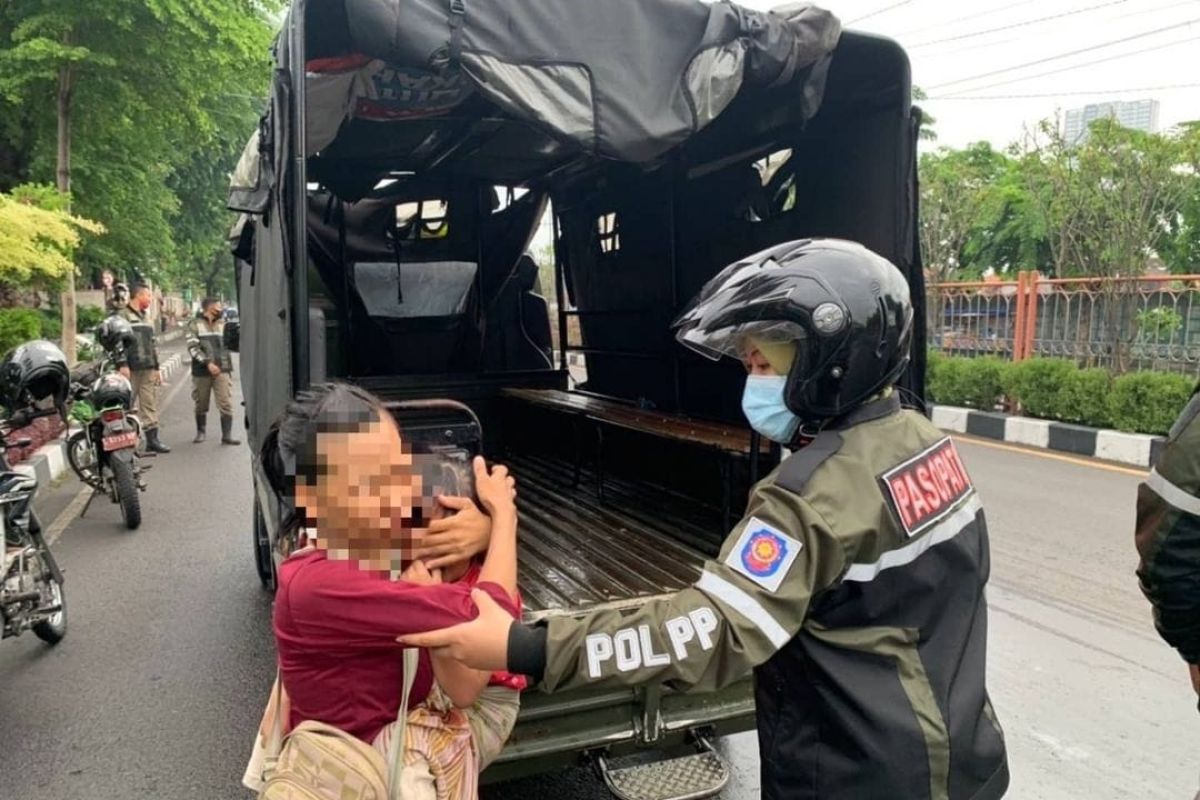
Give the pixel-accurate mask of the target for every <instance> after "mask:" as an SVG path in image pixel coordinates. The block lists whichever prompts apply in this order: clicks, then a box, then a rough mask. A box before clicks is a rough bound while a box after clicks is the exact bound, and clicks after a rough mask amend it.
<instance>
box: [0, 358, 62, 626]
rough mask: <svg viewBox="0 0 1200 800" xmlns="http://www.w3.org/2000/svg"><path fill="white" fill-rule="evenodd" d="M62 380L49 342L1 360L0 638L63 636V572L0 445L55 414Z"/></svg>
mask: <svg viewBox="0 0 1200 800" xmlns="http://www.w3.org/2000/svg"><path fill="white" fill-rule="evenodd" d="M68 383H69V373H68V370H67V361H66V358H65V357H63V354H62V352H61V351H60V350H59V349H58V348H57V347H56V346H54V345H53V344H51V343H50V342H45V341H37V342H30V343H29V344H26V345H22V346H21V347H18V348H17V349H16V350H14V351H13V352H12V353H10V354H9V355H8V356H7V357H6V358H5V359H4V361H3V363H0V404H3V406H4V407H5V409H7V412H6V414H5V415H4V419H3V420H0V538H3V542H4V551H3V559H2V563H0V622H2V623H3V631H2V632H0V638H4V639H7V638H9V637H10V636H19V635H20V634H22V633H24V632H26V631H33V634H34V636H37V637H38V638H39V639H41V640H42V641H44V642H47V643H49V644H57V643H58V642H60V641H62V639H63V637H64V636H66V635H67V601H66V594H65V593H64V592H63V573H62V570H61V569H59V567H58V564H57V563H56V562H55V560H54V556H53V555H52V554H51V552H50V547H49V545H48V544H47V543H46V540H45V539H44V538H43V536H42V525H41V522H40V521H39V520H38V516H37V512H36V511H34V508H33V499H34V495H35V494H36V493H37V488H38V481H37V478H36V477H35V476H31V475H26V474H23V473H20V472H14V471H12V470H11V469H10V468H9V464H8V460H7V457H6V456H7V450H8V448H10V447H14V448H15V447H28V446H29V444H30V441H29V439H12V438H11V437H12V435H13V433H14V431H18V430H20V429H21V428H24V427H26V426H28V425H29V424H30V423H32V422H33V421H34V420H35V419H38V418H40V417H47V416H54V415H62V414H64V412H65V401H66V396H67V388H68Z"/></svg>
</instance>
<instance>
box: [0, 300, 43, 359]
mask: <svg viewBox="0 0 1200 800" xmlns="http://www.w3.org/2000/svg"><path fill="white" fill-rule="evenodd" d="M43 319H44V318H43V316H42V314H41V312H39V311H35V310H33V309H31V308H0V355H3V354H4V353H7V352H8V351H9V350H12V349H13V348H14V347H16V346H17V345H19V344H24V343H25V342H28V341H29V340H30V339H40V338H42V336H43V334H42V323H43Z"/></svg>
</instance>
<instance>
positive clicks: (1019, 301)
mask: <svg viewBox="0 0 1200 800" xmlns="http://www.w3.org/2000/svg"><path fill="white" fill-rule="evenodd" d="M928 301H929V302H928V313H929V317H928V323H929V340H930V343H931V346H933V347H935V348H937V349H939V350H941V351H942V352H944V353H947V354H951V355H963V356H981V355H994V356H999V357H1002V358H1008V359H1012V360H1014V361H1020V360H1022V359H1025V358H1029V357H1031V356H1047V357H1051V358H1068V359H1072V360H1074V361H1076V362H1078V363H1079V364H1080V365H1082V366H1101V367H1107V368H1108V369H1110V370H1112V371H1114V372H1118V373H1120V372H1128V371H1131V370H1137V369H1152V370H1158V371H1164V372H1178V373H1182V374H1187V375H1200V275H1163V276H1146V277H1141V278H1056V279H1046V278H1042V277H1041V276H1040V275H1038V273H1036V272H1028V273H1027V272H1022V273H1020V274H1019V275H1018V276H1017V280H1015V281H985V282H976V283H942V284H934V285H932V286H930V289H929V297H928Z"/></svg>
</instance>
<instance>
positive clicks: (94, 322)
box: [75, 306, 108, 333]
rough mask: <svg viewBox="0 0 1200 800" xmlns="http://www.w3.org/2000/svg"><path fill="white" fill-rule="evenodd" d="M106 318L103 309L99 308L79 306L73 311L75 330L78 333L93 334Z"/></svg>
mask: <svg viewBox="0 0 1200 800" xmlns="http://www.w3.org/2000/svg"><path fill="white" fill-rule="evenodd" d="M106 316H108V315H107V314H106V313H105V311H104V309H103V308H100V307H99V306H79V307H77V308H76V309H75V330H77V331H78V332H79V333H95V331H96V328H98V327H99V326H100V323H101V322H104V318H105V317H106Z"/></svg>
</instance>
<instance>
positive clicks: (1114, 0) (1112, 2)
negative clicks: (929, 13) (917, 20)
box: [907, 0, 1127, 50]
mask: <svg viewBox="0 0 1200 800" xmlns="http://www.w3.org/2000/svg"><path fill="white" fill-rule="evenodd" d="M1126 1H1127V0H1109V2H1107V3H1096V4H1095V5H1090V6H1084V7H1083V8H1075V9H1072V10H1070V11H1062V12H1060V13H1058V14H1050V15H1048V16H1045V17H1037V18H1035V19H1027V20H1022V21H1021V22H1013V23H1010V24H1008V25H1000V26H998V27H995V28H986V29H984V30H981V31H972V32H971V33H960V34H959V35H957V36H947V37H945V38H944V39H933V40H931V41H928V42H918V43H917V44H912V45H908V46H907V49H909V50H914V49H916V48H918V47H929V46H931V45H935V44H942V43H944V42H957V41H960V40H962V39H974V38H975V37H977V36H987V35H988V34H989V33H999V32H1000V31H1011V30H1012V29H1013V28H1024V27H1028V26H1029V25H1036V24H1038V23H1039V22H1049V21H1051V20H1055V19H1062V18H1064V17H1073V16H1075V15H1076V14H1084V13H1087V12H1088V11H1095V10H1097V9H1100V8H1108V7H1109V6H1119V5H1121V4H1122V3H1125V2H1126Z"/></svg>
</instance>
